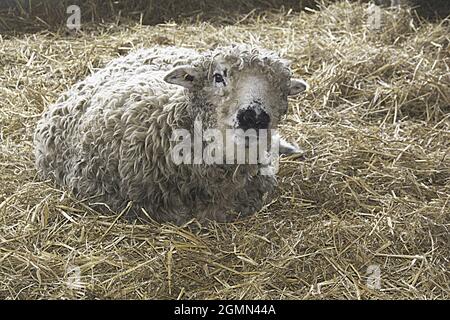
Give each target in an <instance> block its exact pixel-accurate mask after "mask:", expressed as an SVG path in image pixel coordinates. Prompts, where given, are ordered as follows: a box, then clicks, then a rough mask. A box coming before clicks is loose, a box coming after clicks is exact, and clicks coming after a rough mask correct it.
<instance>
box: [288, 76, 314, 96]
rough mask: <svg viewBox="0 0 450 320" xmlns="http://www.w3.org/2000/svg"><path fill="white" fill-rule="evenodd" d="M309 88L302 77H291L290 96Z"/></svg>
mask: <svg viewBox="0 0 450 320" xmlns="http://www.w3.org/2000/svg"><path fill="white" fill-rule="evenodd" d="M308 88H309V86H308V84H307V83H306V82H305V81H304V80H302V79H291V88H290V90H289V95H290V96H295V95H297V94H299V93H302V92H303V91H305V90H307V89H308Z"/></svg>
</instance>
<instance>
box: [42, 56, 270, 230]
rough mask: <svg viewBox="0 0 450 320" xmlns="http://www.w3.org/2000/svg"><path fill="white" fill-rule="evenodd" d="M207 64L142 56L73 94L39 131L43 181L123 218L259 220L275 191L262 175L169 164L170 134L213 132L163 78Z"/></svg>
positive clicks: (235, 168)
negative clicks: (202, 128) (197, 123)
mask: <svg viewBox="0 0 450 320" xmlns="http://www.w3.org/2000/svg"><path fill="white" fill-rule="evenodd" d="M200 56H201V55H200V54H199V53H198V52H196V51H194V50H190V49H182V48H170V47H169V48H153V49H141V50H138V51H136V52H134V53H132V54H129V55H128V56H125V57H120V58H117V59H116V60H113V61H112V62H110V63H109V64H107V65H106V67H104V68H103V69H101V70H99V71H97V72H96V73H94V74H92V75H91V76H89V77H87V78H86V79H85V80H83V81H81V82H79V83H77V84H76V85H74V86H73V87H72V88H71V89H70V90H69V91H68V92H67V93H65V94H64V95H63V96H61V97H60V98H59V99H58V100H57V102H56V103H55V104H54V105H52V106H50V108H49V110H48V111H47V112H46V113H45V114H44V115H43V118H42V119H41V120H40V121H39V123H38V126H37V129H36V133H35V156H36V166H37V169H38V172H39V173H40V174H41V175H42V176H43V177H44V178H52V179H54V180H55V181H56V182H57V183H58V184H60V185H63V186H65V187H67V188H68V189H69V190H70V191H72V192H73V193H74V194H76V195H77V196H79V197H83V198H87V199H88V200H89V201H90V202H91V203H97V204H105V205H106V206H107V207H108V208H109V209H111V210H113V211H116V212H117V211H120V210H123V209H125V207H126V206H127V204H128V203H129V202H131V204H132V205H131V209H130V208H127V209H130V210H129V211H127V212H128V215H129V216H135V215H137V216H140V217H142V216H147V215H148V217H151V218H153V219H156V220H159V221H171V222H174V223H177V224H180V223H183V222H185V221H187V220H189V219H191V218H193V217H197V218H199V219H203V218H208V219H214V220H218V221H226V220H230V219H231V218H230V217H233V213H235V214H239V215H247V214H251V213H254V212H256V211H257V210H259V209H260V208H261V207H262V205H263V203H264V200H265V196H266V195H267V194H271V192H272V191H273V188H274V187H275V185H276V179H275V176H274V175H261V173H260V170H259V169H260V166H259V165H183V164H181V165H175V164H174V163H173V161H172V160H171V158H170V152H168V150H169V148H171V147H173V145H174V142H173V141H171V135H172V132H173V130H174V129H183V128H184V129H188V130H190V131H192V127H193V121H194V120H195V119H197V120H198V119H199V118H200V119H203V120H204V121H205V122H206V123H208V121H210V119H209V118H210V115H209V113H208V111H205V110H203V109H205V108H206V109H208V108H207V106H201V105H200V106H199V105H198V103H196V101H194V100H193V99H189V98H188V97H187V94H186V90H185V89H184V88H182V87H179V86H176V85H173V84H170V83H167V82H165V81H164V80H163V77H164V75H165V74H166V73H167V71H168V70H170V69H172V68H173V67H175V66H177V65H184V64H189V63H191V62H192V61H196V60H198V59H199V57H200ZM238 58H239V57H238ZM203 60H205V59H203ZM203 62H204V61H203ZM203 64H204V63H203ZM210 122H211V121H210Z"/></svg>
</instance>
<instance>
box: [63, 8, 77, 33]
mask: <svg viewBox="0 0 450 320" xmlns="http://www.w3.org/2000/svg"><path fill="white" fill-rule="evenodd" d="M66 12H67V14H70V16H69V17H68V18H67V22H66V26H67V28H68V29H69V30H76V31H79V30H80V29H81V9H80V7H79V6H77V5H75V4H73V5H71V6H68V7H67V10H66Z"/></svg>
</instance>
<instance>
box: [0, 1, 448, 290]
mask: <svg viewBox="0 0 450 320" xmlns="http://www.w3.org/2000/svg"><path fill="white" fill-rule="evenodd" d="M381 13H382V26H381V28H380V29H379V30H371V29H370V28H368V25H367V20H368V16H367V5H361V4H349V3H345V2H342V3H336V4H333V5H330V6H322V7H321V8H320V9H318V10H307V11H305V12H302V13H293V12H291V11H281V12H278V13H265V14H251V15H247V16H241V18H240V19H239V21H238V22H236V23H234V24H232V25H227V26H219V25H217V24H214V23H206V22H196V23H189V24H188V23H178V24H176V23H165V24H160V25H156V26H142V25H139V24H131V23H130V24H121V25H116V24H111V23H108V24H96V25H83V30H82V31H81V32H80V33H77V34H66V32H65V30H64V28H61V29H59V30H58V31H56V32H45V31H42V32H39V33H31V34H23V35H19V36H11V35H9V36H0V57H1V59H0V97H1V99H0V143H1V144H0V171H1V174H0V298H7V299H17V298H24V299H36V298H52V299H58V298H138V299H144V298H145V299H148V298H150V299H153V298H157V299H161V298H172V299H175V298H189V299H190V298H208V299H210V298H226V299H228V298H237V299H243V298H246V299H262V298H270V299H315V298H317V299H325V298H336V299H346V298H351V299H360V298H361V299H369V298H370V299H377V298H387V299H394V298H399V299H412V298H425V299H439V298H440V299H443V298H445V299H449V298H450V272H449V268H450V262H449V252H450V236H449V228H450V152H449V150H450V116H449V114H450V112H449V111H450V107H449V106H450V101H449V100H450V90H449V89H450V88H449V85H450V79H449V74H450V73H449V62H450V51H449V50H450V49H449V34H450V32H449V24H448V20H441V21H438V22H434V23H430V22H424V21H420V19H419V18H418V17H416V16H414V15H413V14H412V13H411V11H410V10H409V9H407V8H406V9H389V8H387V9H382V11H381ZM234 42H245V43H254V44H258V45H261V46H265V47H267V48H270V49H273V50H276V51H279V52H280V53H281V54H282V55H283V56H285V57H287V58H289V59H291V60H292V61H293V69H294V71H295V74H296V75H297V76H302V77H304V78H305V79H306V80H307V81H309V83H310V84H311V90H310V92H309V93H308V94H307V95H306V96H302V97H300V98H298V99H295V100H292V101H291V107H290V110H289V115H288V116H287V117H286V119H284V121H283V122H282V125H281V130H282V132H283V134H284V135H286V136H287V137H289V139H290V140H292V141H296V142H297V143H298V144H299V145H300V146H302V147H303V148H304V149H306V151H307V153H306V156H305V159H296V158H284V159H282V161H281V170H280V174H279V181H280V185H279V190H278V196H277V198H276V199H275V200H274V201H273V202H271V203H269V204H267V206H266V207H265V208H264V209H263V210H261V212H259V213H258V214H256V215H255V216H253V217H251V218H249V219H245V220H242V221H240V222H237V223H233V224H215V223H211V224H209V225H199V224H198V223H197V222H195V221H192V222H191V223H189V224H188V225H186V226H184V227H181V228H180V227H175V226H171V225H160V224H157V223H151V224H146V225H143V224H138V223H134V224H130V223H127V222H126V221H124V220H122V219H120V218H119V219H117V216H106V215H102V214H99V213H96V212H94V211H93V210H91V209H90V208H89V201H80V200H79V199H74V198H72V197H71V195H70V194H68V193H66V192H64V190H61V189H60V188H58V187H56V186H54V185H53V184H52V182H50V181H40V180H39V179H38V177H37V176H36V171H35V168H34V165H33V145H32V134H33V130H34V125H35V123H36V121H37V119H38V118H39V117H40V115H41V113H42V111H43V110H44V109H45V108H46V107H47V106H48V105H49V104H50V103H52V102H54V101H55V99H56V98H57V97H58V95H59V94H61V93H62V92H63V91H64V90H66V89H67V88H68V87H69V86H70V85H72V84H73V83H75V82H76V81H78V80H80V79H82V78H83V77H85V76H86V75H88V74H89V73H90V72H91V71H93V70H94V69H95V68H98V67H101V66H103V65H104V64H105V63H106V62H107V61H109V60H110V59H112V58H114V57H117V56H118V55H120V54H125V53H127V52H128V51H129V50H132V49H134V48H138V47H148V46H153V45H156V44H162V45H178V46H185V47H193V48H196V49H199V50H202V49H207V48H211V47H214V46H216V45H219V44H229V43H234ZM374 270H378V271H379V274H380V277H381V279H380V280H381V281H380V283H379V284H380V287H378V286H374V285H373V284H374V283H375V284H376V283H377V282H376V281H375V282H373V281H372V280H374V279H373V277H374V276H377V273H374V272H373V271H374Z"/></svg>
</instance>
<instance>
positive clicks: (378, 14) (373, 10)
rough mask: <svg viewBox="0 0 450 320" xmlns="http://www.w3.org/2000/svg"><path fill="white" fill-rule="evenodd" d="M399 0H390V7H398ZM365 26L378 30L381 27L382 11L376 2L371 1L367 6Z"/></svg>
mask: <svg viewBox="0 0 450 320" xmlns="http://www.w3.org/2000/svg"><path fill="white" fill-rule="evenodd" d="M400 3H401V1H400V0H390V6H391V8H394V7H396V8H398V7H400ZM367 15H368V17H367V27H368V28H369V29H370V30H380V29H381V27H382V11H381V7H380V6H378V5H377V4H376V3H371V4H370V5H369V7H368V8H367Z"/></svg>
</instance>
